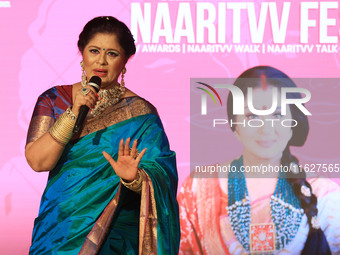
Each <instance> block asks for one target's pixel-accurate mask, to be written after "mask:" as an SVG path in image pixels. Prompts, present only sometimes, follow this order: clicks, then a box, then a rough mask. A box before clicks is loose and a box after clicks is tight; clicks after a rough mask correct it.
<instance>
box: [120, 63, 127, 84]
mask: <svg viewBox="0 0 340 255" xmlns="http://www.w3.org/2000/svg"><path fill="white" fill-rule="evenodd" d="M125 73H126V68H125V67H124V68H123V70H122V79H121V81H120V85H121V86H122V87H125V81H124V75H125Z"/></svg>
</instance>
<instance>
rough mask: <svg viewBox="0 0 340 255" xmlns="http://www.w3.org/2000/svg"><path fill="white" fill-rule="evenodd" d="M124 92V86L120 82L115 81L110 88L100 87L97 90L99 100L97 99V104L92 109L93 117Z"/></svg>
mask: <svg viewBox="0 0 340 255" xmlns="http://www.w3.org/2000/svg"><path fill="white" fill-rule="evenodd" d="M124 93H125V87H123V86H122V85H121V84H120V83H117V84H116V85H115V86H113V87H112V88H110V89H101V90H99V92H98V96H99V98H100V100H98V101H97V104H96V105H95V107H94V108H93V109H92V112H91V113H92V115H93V116H94V117H96V116H98V115H100V114H102V112H103V111H104V110H105V109H106V108H107V107H109V106H111V105H114V104H115V103H117V102H118V101H119V99H120V98H121V96H122V95H124Z"/></svg>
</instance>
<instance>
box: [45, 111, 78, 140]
mask: <svg viewBox="0 0 340 255" xmlns="http://www.w3.org/2000/svg"><path fill="white" fill-rule="evenodd" d="M76 119H77V116H76V115H74V114H73V113H72V111H71V108H70V107H69V108H67V110H66V111H65V112H64V113H63V114H61V115H60V116H59V118H58V119H57V121H56V122H55V123H54V125H53V126H52V127H51V128H50V130H49V131H48V133H49V134H50V135H51V136H52V138H53V139H54V140H56V141H57V142H59V143H60V144H63V145H66V144H67V143H68V142H69V141H70V140H71V138H72V136H73V128H74V125H75V123H76Z"/></svg>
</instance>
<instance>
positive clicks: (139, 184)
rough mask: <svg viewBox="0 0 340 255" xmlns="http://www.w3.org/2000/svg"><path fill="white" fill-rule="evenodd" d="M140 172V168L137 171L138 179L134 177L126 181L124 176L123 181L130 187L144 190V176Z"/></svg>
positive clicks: (133, 189) (135, 189) (134, 189)
mask: <svg viewBox="0 0 340 255" xmlns="http://www.w3.org/2000/svg"><path fill="white" fill-rule="evenodd" d="M139 172H140V169H138V171H137V176H136V179H134V180H133V181H132V182H125V181H124V180H123V179H122V178H120V181H121V183H122V184H123V185H124V186H125V187H127V188H128V189H130V190H132V191H134V192H137V193H140V192H141V191H142V184H143V177H142V175H141V174H140V173H139Z"/></svg>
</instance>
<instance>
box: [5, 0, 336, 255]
mask: <svg viewBox="0 0 340 255" xmlns="http://www.w3.org/2000/svg"><path fill="white" fill-rule="evenodd" d="M105 15H110V16H114V17H116V18H118V19H120V20H121V21H123V22H124V23H126V24H127V26H128V27H129V28H130V29H131V31H132V33H133V35H134V37H135V40H136V46H137V53H136V55H135V56H134V57H133V58H131V59H130V60H129V62H128V63H127V66H126V67H127V73H126V75H125V77H126V79H125V80H126V86H127V87H128V88H129V89H131V90H132V91H133V92H135V93H137V94H138V95H140V96H141V97H143V98H145V99H147V100H148V101H150V102H151V103H152V104H153V105H154V106H155V107H156V108H157V109H158V112H159V115H160V117H161V119H162V121H163V124H164V127H165V130H166V132H167V135H168V138H169V141H170V144H171V149H172V150H174V151H175V152H176V154H177V165H178V174H179V186H180V185H181V183H182V182H183V180H184V179H185V178H187V177H188V176H189V174H190V79H191V78H201V77H202V78H234V77H237V76H238V75H239V74H241V73H242V72H243V71H244V70H246V69H248V68H250V67H252V66H256V65H270V66H273V67H276V68H278V69H280V70H282V71H284V72H285V73H286V74H287V75H288V76H290V77H294V78H339V71H340V55H339V53H338V51H339V26H340V21H339V15H340V13H339V3H338V1H333V0H329V1H327V2H326V1H309V2H305V1H293V0H291V1H277V0H276V1H271V2H267V1H222V0H220V1H208V0H206V1H198V0H197V1H196V0H187V1H172V0H163V1H142V0H140V1H138V0H132V1H123V0H99V1H92V0H73V1H69V0H32V1H14V0H9V1H0V34H1V38H2V40H1V47H0V59H1V70H2V72H1V73H2V75H1V78H2V89H3V93H1V95H0V97H1V107H2V109H3V111H2V114H1V117H0V118H1V126H0V129H1V132H0V136H1V147H0V148H1V149H0V153H1V157H0V226H1V228H0V247H1V253H2V254H18V255H21V254H27V253H28V249H29V246H30V242H31V235H32V229H33V223H34V219H35V217H36V216H37V214H38V209H39V203H40V198H41V195H42V192H43V190H44V188H45V185H46V181H47V174H46V173H36V172H34V171H33V170H32V169H31V168H30V167H29V166H28V164H27V162H26V159H25V153H24V148H25V143H26V135H27V129H28V125H29V122H30V118H31V115H32V111H33V108H34V105H35V102H36V100H37V97H38V96H39V95H40V94H41V93H42V92H44V91H45V90H46V89H48V88H50V87H52V86H54V85H63V84H73V83H76V82H79V81H80V80H81V68H80V61H81V54H80V53H79V52H78V49H77V40H78V36H79V33H80V32H81V30H82V28H83V26H84V25H85V24H86V22H87V21H89V20H90V19H92V18H94V17H96V16H105ZM308 89H309V90H310V91H311V95H312V97H311V98H312V99H311V101H310V102H309V105H308V107H309V108H310V111H311V112H312V113H313V112H316V113H317V114H318V116H319V117H318V118H315V120H316V121H312V122H311V123H310V125H311V129H310V134H309V139H308V142H307V144H306V145H305V147H302V148H299V149H298V150H296V153H297V155H298V156H300V155H301V157H302V160H303V161H304V162H309V161H311V160H312V161H313V162H316V161H322V160H324V159H327V162H338V163H339V162H340V154H339V153H340V150H339V146H338V144H339V135H337V134H336V130H339V125H340V123H339V119H340V104H339V100H338V97H339V96H340V95H339V89H340V88H339V85H334V86H328V87H327V86H319V85H318V84H310V85H309V87H308ZM314 108H315V109H314ZM326 126H327V130H330V131H329V132H327V133H325V132H324V130H325V127H326ZM223 135H225V139H227V137H229V136H230V132H229V130H228V131H226V133H225V134H223V133H221V136H223ZM232 143H234V144H235V146H236V149H237V150H236V149H235V151H234V152H233V153H234V154H232V155H231V154H230V155H226V160H229V159H232V158H233V157H234V156H236V154H237V152H241V151H240V150H239V149H240V148H238V147H237V146H239V145H237V141H236V140H235V141H234V140H233V141H232ZM321 144H322V145H324V144H330V147H329V148H327V149H325V150H322V148H320V147H319V146H321ZM320 151H322V152H324V153H319V152H320ZM317 163H318V162H317ZM320 163H322V162H320Z"/></svg>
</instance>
